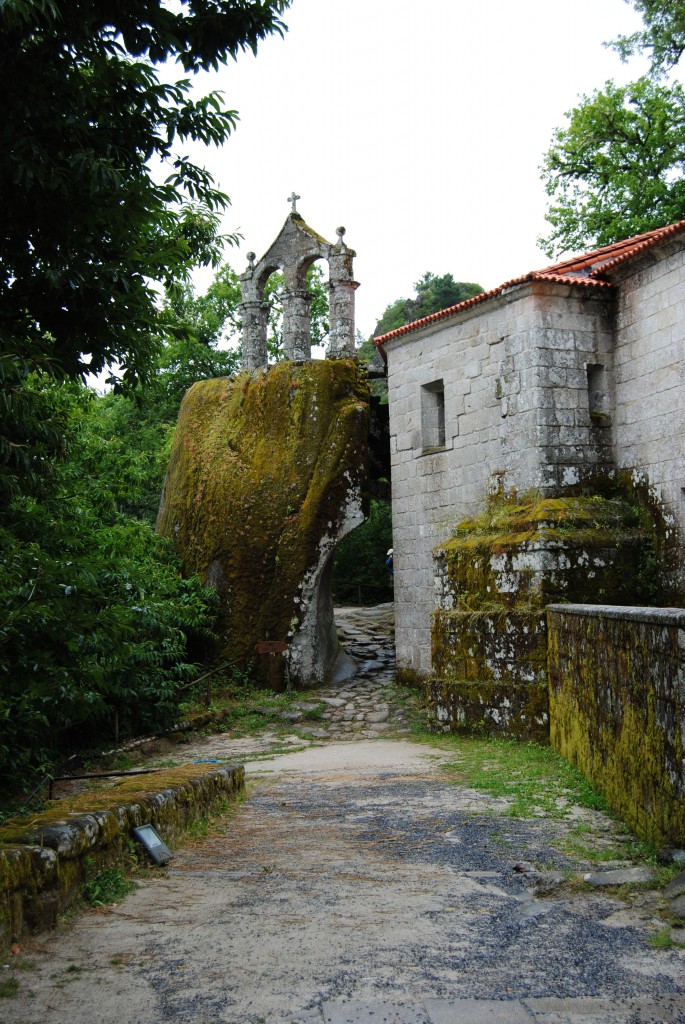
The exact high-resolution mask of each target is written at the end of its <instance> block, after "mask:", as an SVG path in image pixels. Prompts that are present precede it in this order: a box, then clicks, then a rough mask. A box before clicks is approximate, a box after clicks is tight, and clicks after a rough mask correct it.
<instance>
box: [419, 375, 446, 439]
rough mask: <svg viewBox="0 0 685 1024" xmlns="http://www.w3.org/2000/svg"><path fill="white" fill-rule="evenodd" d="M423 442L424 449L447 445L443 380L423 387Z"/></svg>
mask: <svg viewBox="0 0 685 1024" xmlns="http://www.w3.org/2000/svg"><path fill="white" fill-rule="evenodd" d="M421 444H422V447H423V449H424V451H426V450H427V449H428V450H429V449H431V448H444V447H445V385H444V383H443V381H442V380H434V381H432V382H431V383H430V384H423V385H422V387H421Z"/></svg>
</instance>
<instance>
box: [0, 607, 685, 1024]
mask: <svg viewBox="0 0 685 1024" xmlns="http://www.w3.org/2000/svg"><path fill="white" fill-rule="evenodd" d="M355 628H357V627H355ZM367 660H369V661H371V660H372V659H371V658H369V659H367ZM371 677H373V673H371ZM358 682H361V681H358ZM372 685H378V688H379V690H378V692H379V693H381V691H382V693H384V694H385V697H386V698H387V705H388V720H390V718H391V716H392V715H393V714H396V715H398V716H399V718H400V720H399V721H397V722H396V726H397V727H399V728H402V722H401V715H402V709H401V706H400V705H398V706H397V707H395V706H394V705H393V700H392V694H391V693H389V692H388V691H387V690H386V689H385V687H387V685H388V684H387V682H380V683H379V682H378V680H376V683H373V682H372ZM343 686H344V687H346V689H344V690H343V692H344V693H349V694H351V696H350V697H345V698H344V699H345V704H344V705H338V706H333V705H329V707H330V708H331V710H332V711H338V710H340V709H344V708H346V707H347V705H348V704H350V703H354V702H355V701H356V700H359V701H362V700H364V701H366V699H367V696H368V693H367V692H366V691H365V689H364V687H363V686H361V685H359V686H356V687H354V686H352V687H351V686H349V684H347V683H346V684H343ZM333 699H337V698H333ZM364 706H367V705H364ZM347 710H350V709H347ZM355 713H356V714H359V713H361V712H360V711H356V712H355ZM365 714H373V712H369V711H366V712H365ZM326 721H327V725H326V726H325V728H326V729H327V731H328V732H329V733H331V732H337V734H338V736H339V737H340V738H345V740H346V742H330V743H325V744H321V743H319V744H318V745H312V746H310V747H308V748H307V749H301V750H298V751H293V752H291V753H286V754H282V755H278V756H274V755H273V754H269V753H268V749H265V748H262V754H266V755H267V756H266V759H264V760H257V759H256V760H252V761H248V763H247V769H248V786H249V789H250V795H249V798H248V799H247V800H246V801H245V802H244V803H242V804H241V805H240V806H239V807H237V808H236V810H235V811H234V812H233V813H232V814H231V816H230V817H229V818H228V819H227V821H226V822H224V823H223V824H222V826H221V828H220V830H218V831H217V832H216V834H212V835H211V836H210V837H208V838H207V839H205V840H204V841H202V842H201V843H188V844H187V845H186V846H184V847H183V848H182V849H180V850H178V851H177V852H176V854H175V857H174V859H173V861H172V862H171V863H170V865H169V867H168V870H167V871H166V872H159V873H157V874H155V875H154V876H153V877H150V878H147V879H145V880H144V882H143V883H142V884H141V885H140V886H139V887H138V889H137V890H136V892H135V893H133V894H131V896H129V897H128V898H127V899H126V900H125V901H124V902H123V903H122V904H121V905H118V906H115V907H111V908H107V910H106V911H104V912H95V911H89V912H87V913H82V914H80V915H77V916H76V917H75V918H73V919H72V920H71V921H69V922H68V923H67V924H65V926H64V927H63V928H62V929H61V930H60V931H58V932H57V933H54V934H52V935H50V936H47V937H44V938H41V939H40V940H39V941H36V942H34V943H29V944H25V945H24V946H23V947H22V949H21V950H20V951H19V954H18V956H19V959H20V960H21V963H22V966H24V967H25V968H26V969H25V970H18V969H17V970H15V969H14V968H11V971H10V973H11V975H12V976H13V977H16V978H18V980H19V982H20V986H19V994H18V996H17V998H15V999H12V1000H10V999H1V1000H0V1020H2V1021H7V1024H9V1022H10V1021H11V1022H12V1024H38V1022H41V1024H42V1022H44V1021H45V1020H49V1021H50V1022H51V1024H86V1022H88V1024H91V1022H92V1021H93V1020H97V1021H98V1022H101V1024H176V1022H179V1024H180V1022H193V1024H216V1022H225V1024H461V1022H464V1024H467V1022H468V1024H481V1022H486V1021H487V1022H489V1024H499V1022H503V1024H504V1022H506V1024H519V1022H524V1021H527V1022H531V1021H533V1022H538V1024H600V1022H613V1024H647V1022H652V1024H657V1022H671V1021H673V1022H680V1024H685V950H682V949H679V948H670V949H654V948H653V947H652V946H650V944H649V941H648V939H649V936H650V935H652V934H654V932H655V931H656V930H657V929H659V928H660V927H662V926H663V922H662V921H660V920H659V919H658V918H657V917H656V910H657V904H658V899H659V896H658V894H657V893H655V892H649V891H645V892H644V893H642V894H638V895H637V896H635V895H633V898H631V899H630V901H628V902H622V901H621V900H619V899H618V898H617V897H616V896H615V895H612V894H610V893H607V892H606V891H604V890H594V889H589V888H587V887H585V886H583V885H580V884H578V878H579V876H582V871H583V870H584V865H583V864H581V863H577V862H575V861H573V860H572V859H571V858H570V857H569V856H568V855H566V854H564V853H563V852H562V850H563V849H564V838H565V835H566V830H567V829H568V824H567V823H565V822H563V821H559V820H545V819H534V820H515V819H512V818H510V817H508V816H507V814H506V801H502V800H501V799H499V800H495V799H491V798H488V797H486V796H484V795H483V794H482V793H476V792H475V791H472V790H468V789H465V788H464V787H462V786H458V785H455V784H454V783H453V782H451V781H450V779H449V777H448V776H447V775H446V773H445V772H444V771H443V770H441V762H442V760H443V755H442V754H440V753H436V751H435V750H434V749H433V748H431V747H425V746H421V745H419V744H414V743H410V742H408V741H407V740H405V739H402V738H393V739H387V738H384V737H383V736H382V735H379V734H378V733H374V732H373V731H372V730H370V729H369V728H368V726H370V725H373V724H375V725H379V724H384V723H383V722H376V723H373V722H369V721H368V720H366V721H365V723H364V730H362V729H360V730H357V731H358V732H362V731H366V732H371V733H372V735H375V738H371V737H370V736H367V737H366V738H358V737H355V736H354V735H353V736H350V731H349V730H347V729H345V724H346V723H349V722H354V721H361V720H357V719H354V718H345V717H344V716H342V717H339V718H337V719H334V718H333V716H332V715H331V717H330V718H329V719H327V720H326ZM322 728H323V726H322ZM235 742H236V741H231V740H230V738H228V737H213V738H208V739H207V740H204V741H202V742H201V744H200V746H199V747H196V748H192V747H191V748H189V749H188V750H187V751H186V754H187V756H188V757H197V756H198V754H199V755H202V754H207V752H208V751H212V752H213V753H214V754H215V756H217V757H221V758H222V759H223V758H224V757H226V756H229V755H230V753H231V751H234V750H235ZM240 742H241V743H243V747H244V750H245V751H247V749H248V748H247V744H248V743H249V741H248V740H245V741H240ZM298 742H300V743H301V741H298ZM251 753H252V754H253V755H254V754H258V753H259V750H258V749H257V747H254V748H253V749H252V751H251ZM583 822H585V823H586V824H587V825H588V827H591V828H592V829H594V830H595V831H597V830H600V831H601V830H603V829H604V830H606V832H607V834H609V833H610V832H611V829H612V828H613V826H612V825H611V823H610V822H609V821H608V820H607V819H604V818H603V817H602V816H601V815H598V814H597V813H596V812H590V811H583V810H581V809H577V812H576V814H575V817H574V819H573V823H574V824H575V825H576V826H577V825H578V824H579V823H581V824H582V823H583ZM585 867H586V866H585ZM5 976H7V975H5ZM1 980H2V978H1V977H0V981H1Z"/></svg>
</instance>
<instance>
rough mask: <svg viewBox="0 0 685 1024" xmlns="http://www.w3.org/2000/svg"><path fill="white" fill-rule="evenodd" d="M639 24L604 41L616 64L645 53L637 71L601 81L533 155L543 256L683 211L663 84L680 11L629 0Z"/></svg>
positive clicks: (684, 179)
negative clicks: (542, 208)
mask: <svg viewBox="0 0 685 1024" xmlns="http://www.w3.org/2000/svg"><path fill="white" fill-rule="evenodd" d="M631 2H632V4H633V6H634V7H635V8H636V10H638V11H639V13H640V14H641V15H642V17H643V21H644V29H643V30H642V31H640V32H637V33H634V34H633V35H632V36H621V37H619V38H618V39H617V40H615V41H614V42H613V43H612V44H611V45H612V46H614V47H615V48H616V49H617V50H618V51H619V53H620V54H621V56H622V57H623V59H624V60H627V59H628V58H629V57H630V56H632V55H634V54H637V53H647V54H648V55H649V56H650V59H651V69H650V71H649V73H648V74H647V75H644V76H642V77H641V78H638V79H637V80H636V81H635V82H632V83H629V84H628V85H625V86H618V85H616V84H615V83H614V82H613V81H608V82H606V84H605V86H604V88H603V89H601V90H597V91H595V92H594V93H593V94H592V95H591V96H581V97H580V102H579V105H578V106H577V107H575V108H574V109H573V110H570V111H567V113H566V119H567V121H566V124H565V125H564V126H563V127H561V128H558V129H557V130H556V131H555V133H554V136H553V139H552V144H551V146H550V148H549V150H548V151H547V153H546V154H545V156H544V158H543V164H542V167H541V172H542V178H543V181H544V183H545V188H546V191H547V194H548V195H549V196H550V203H549V206H548V210H547V214H546V218H547V220H548V222H549V224H550V225H551V229H552V230H551V231H550V233H549V234H548V235H547V236H546V237H545V238H542V239H541V240H540V242H541V244H542V245H543V247H544V249H545V251H546V253H547V254H548V256H550V257H552V258H553V257H555V256H558V255H559V254H560V253H563V252H568V251H573V250H578V249H583V248H590V247H592V246H600V245H607V244H610V243H611V242H615V241H618V240H619V239H621V238H625V237H628V236H629V235H632V234H641V233H643V232H645V231H651V230H653V229H654V228H658V227H661V226H663V225H664V224H668V223H670V222H672V221H675V220H679V219H681V218H683V217H685V145H684V144H683V138H684V137H685V136H684V133H683V128H684V126H685V91H684V90H683V88H682V87H681V86H680V84H678V83H677V82H669V81H667V74H668V71H669V70H670V69H671V68H672V67H673V66H674V65H675V64H677V63H678V61H679V60H680V57H681V55H682V52H683V49H684V48H685V8H684V7H683V5H682V4H681V3H673V2H670V0H631Z"/></svg>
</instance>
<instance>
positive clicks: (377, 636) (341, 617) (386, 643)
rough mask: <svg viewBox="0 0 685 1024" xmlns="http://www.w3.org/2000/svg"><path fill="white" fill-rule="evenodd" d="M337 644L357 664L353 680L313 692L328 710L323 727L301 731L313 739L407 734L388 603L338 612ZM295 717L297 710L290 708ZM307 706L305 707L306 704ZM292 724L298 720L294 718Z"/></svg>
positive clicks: (392, 611) (392, 624) (393, 621)
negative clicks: (399, 691)
mask: <svg viewBox="0 0 685 1024" xmlns="http://www.w3.org/2000/svg"><path fill="white" fill-rule="evenodd" d="M335 622H336V626H337V628H338V636H339V638H340V642H341V644H342V646H343V647H344V649H345V651H346V652H347V654H348V655H349V656H350V657H351V658H352V660H353V661H354V662H355V665H356V672H355V675H354V676H353V677H352V678H350V679H347V680H345V681H344V682H342V683H339V684H338V685H335V686H329V687H326V688H325V689H321V690H317V691H316V700H318V701H321V702H323V703H324V704H326V705H327V710H326V711H324V712H323V715H322V717H321V727H320V728H318V729H304V730H302V731H303V732H305V734H309V735H310V736H313V737H314V738H315V739H331V740H352V739H360V738H364V739H374V737H377V736H382V735H384V734H387V733H391V732H392V733H395V734H397V733H403V732H406V731H407V716H406V712H405V709H404V706H403V704H402V703H400V702H399V701H398V692H397V690H396V689H395V687H394V677H395V615H394V610H393V605H392V604H382V605H375V606H374V607H371V608H337V609H336V613H335ZM293 707H294V709H295V712H294V714H295V715H296V714H297V709H298V707H301V704H300V705H298V703H297V702H296V703H295V704H294V706H293ZM305 707H306V702H305ZM293 720H295V721H297V719H296V718H294V716H293Z"/></svg>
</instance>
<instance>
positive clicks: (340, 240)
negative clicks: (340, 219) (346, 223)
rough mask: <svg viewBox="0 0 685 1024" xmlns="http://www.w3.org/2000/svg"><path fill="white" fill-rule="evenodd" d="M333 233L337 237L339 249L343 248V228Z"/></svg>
mask: <svg viewBox="0 0 685 1024" xmlns="http://www.w3.org/2000/svg"><path fill="white" fill-rule="evenodd" d="M335 233H336V235H337V236H338V245H339V246H341V247H342V246H344V245H345V243H344V242H343V238H344V237H345V228H343V227H339V228H336V229H335Z"/></svg>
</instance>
